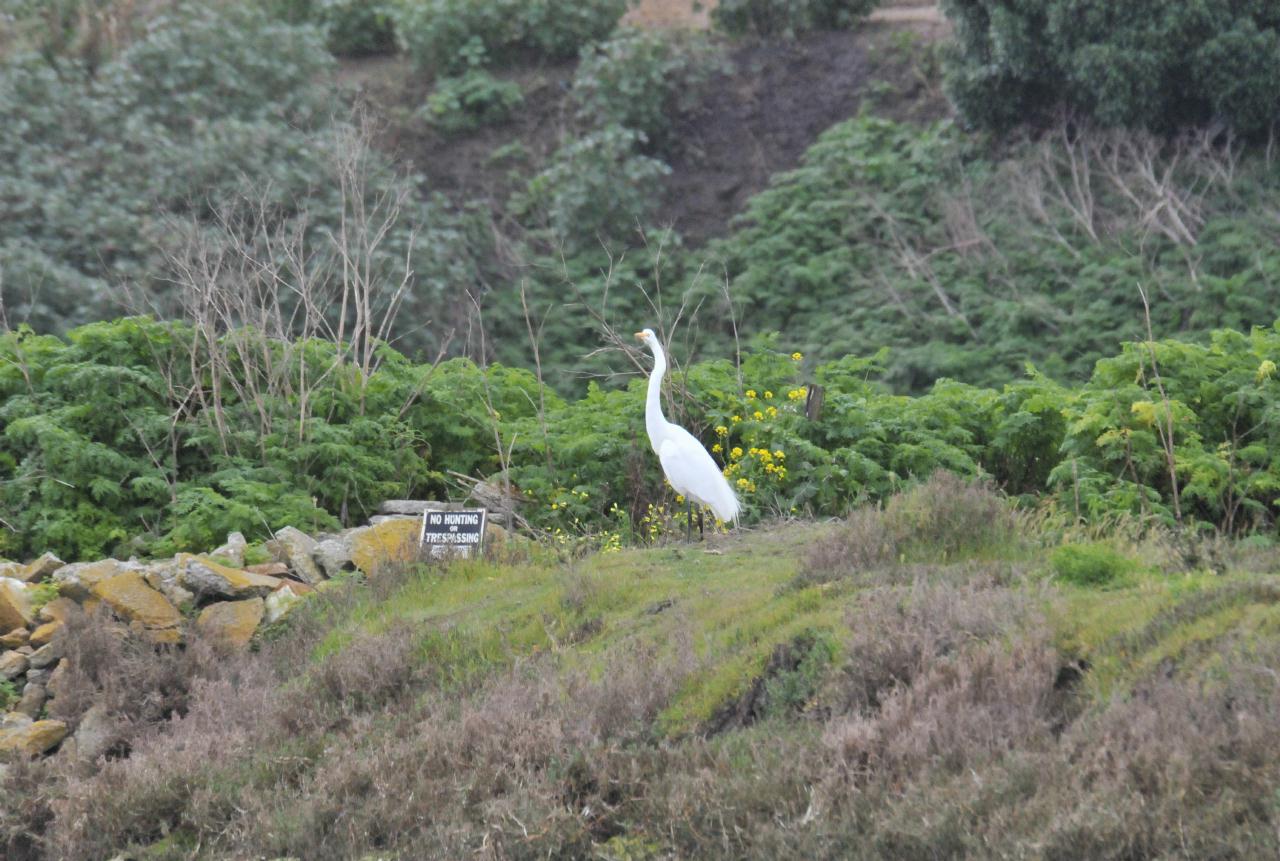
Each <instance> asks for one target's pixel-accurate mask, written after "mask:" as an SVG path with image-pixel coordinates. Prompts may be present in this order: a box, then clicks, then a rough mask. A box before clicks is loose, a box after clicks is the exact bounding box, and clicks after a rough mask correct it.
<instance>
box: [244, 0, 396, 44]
mask: <svg viewBox="0 0 1280 861" xmlns="http://www.w3.org/2000/svg"><path fill="white" fill-rule="evenodd" d="M265 5H266V7H267V9H268V10H270V11H271V12H272V13H273V14H274V15H276V16H278V17H280V18H283V19H284V20H286V21H288V22H289V23H291V24H312V25H314V26H315V27H317V28H318V29H320V31H321V32H323V33H324V35H325V41H326V43H327V44H328V45H329V50H331V51H333V53H335V54H342V55H350V56H361V55H365V54H385V53H388V52H390V51H392V50H394V49H395V46H396V38H395V22H394V17H393V12H394V8H395V6H394V3H393V0H371V2H370V0H268V2H267V3H266V4H265Z"/></svg>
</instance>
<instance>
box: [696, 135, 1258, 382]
mask: <svg viewBox="0 0 1280 861" xmlns="http://www.w3.org/2000/svg"><path fill="white" fill-rule="evenodd" d="M1073 166H1074V167H1073ZM1073 169H1075V170H1077V171H1078V172H1079V173H1078V174H1077V177H1076V180H1075V181H1078V182H1080V183H1085V182H1087V184H1088V185H1087V188H1088V193H1087V194H1086V195H1084V196H1081V197H1079V198H1078V199H1077V196H1076V195H1075V193H1074V192H1073V191H1072V189H1073V188H1074V187H1075V186H1073V179H1072V170H1073ZM1153 171H1154V172H1153ZM1146 177H1151V178H1153V179H1154V180H1155V181H1151V180H1148V179H1146ZM1157 177H1159V178H1158V179H1157ZM1277 199H1280V185H1278V184H1277V174H1276V173H1275V171H1274V169H1273V166H1272V164H1271V163H1269V162H1268V161H1267V159H1266V158H1265V157H1262V156H1261V155H1258V156H1249V155H1241V154H1240V153H1239V152H1236V151H1232V150H1228V149H1223V148H1222V147H1220V146H1218V145H1215V144H1214V143H1212V142H1211V141H1207V140H1205V139H1204V138H1203V137H1196V138H1180V139H1177V140H1175V141H1172V142H1168V143H1166V142H1162V141H1159V140H1156V139H1153V138H1150V137H1147V136H1144V135H1131V134H1119V133H1104V132H1099V131H1096V130H1078V131H1077V133H1076V136H1075V137H1073V138H1070V139H1057V138H1055V139H1052V140H1046V141H1045V142H1043V143H1039V144H1036V145H1026V146H1023V147H1020V148H1018V149H1017V150H1016V151H1015V152H1014V153H1013V154H1012V155H1011V156H1010V157H1008V158H1007V159H1005V160H1003V161H1002V162H999V163H993V162H991V161H987V160H985V159H982V158H979V157H977V155H976V154H975V153H973V152H971V151H970V150H969V149H968V147H967V146H966V144H965V142H964V141H963V140H962V139H961V138H960V136H959V135H958V134H957V132H956V130H955V129H953V128H951V127H949V126H946V125H942V126H938V125H935V126H931V127H927V128H925V129H923V130H921V129H917V128H914V127H911V126H906V125H901V124H897V123H893V122H890V121H887V120H882V119H877V118H873V117H862V118H858V119H855V120H851V121H849V122H846V123H842V124H840V125H838V126H836V127H835V128H833V129H831V130H830V131H828V132H827V133H826V134H824V135H823V136H822V137H821V139H820V140H819V141H818V143H817V144H815V145H814V146H813V147H812V148H811V149H810V150H809V152H808V153H807V154H806V156H805V163H804V165H803V166H802V167H800V168H799V169H797V170H795V171H792V172H790V173H787V174H784V175H781V176H779V177H777V178H776V179H775V181H774V183H773V186H772V187H771V188H769V189H768V190H767V191H765V192H763V193H761V194H759V195H757V196H756V197H755V198H753V199H752V200H751V202H750V203H749V205H748V207H747V210H746V212H745V213H744V214H743V216H742V218H741V219H740V221H739V223H738V226H737V230H736V231H735V232H734V234H733V235H732V236H730V237H729V238H727V239H726V240H724V241H722V242H721V243H719V244H718V245H717V246H716V247H715V251H716V252H717V254H718V255H719V256H721V257H722V258H723V260H724V262H725V265H726V266H727V268H728V272H729V276H730V278H731V285H730V286H731V290H732V294H733V297H734V300H735V302H736V303H738V304H739V306H740V308H741V313H740V316H739V320H738V323H739V327H740V329H741V330H742V331H745V332H748V333H754V332H759V331H770V330H777V331H782V332H784V333H787V335H788V337H789V339H790V340H791V343H793V344H795V345H796V346H798V347H800V348H801V349H803V350H804V352H805V353H806V354H813V355H815V356H817V357H819V358H822V359H834V358H836V357H838V356H840V355H845V354H848V353H855V354H861V353H867V352H871V351H872V350H873V349H874V348H879V347H881V346H889V347H891V348H892V353H891V355H890V366H889V381H890V382H891V383H892V384H893V385H894V387H895V388H897V389H899V390H906V391H912V390H915V391H920V390H923V389H924V388H927V387H928V386H930V385H932V384H933V382H934V381H935V380H937V379H938V378H939V377H951V378H954V379H959V380H963V381H965V382H968V383H975V384H984V385H1003V384H1004V383H1005V382H1007V381H1008V380H1010V379H1013V378H1016V377H1018V376H1020V375H1021V374H1022V373H1023V371H1024V369H1025V367H1026V364H1027V363H1028V362H1033V363H1034V364H1035V365H1036V366H1037V367H1038V368H1040V369H1041V370H1042V371H1044V372H1046V373H1047V374H1049V375H1051V376H1053V377H1056V378H1059V379H1064V378H1068V379H1083V378H1085V377H1086V376H1087V375H1088V374H1089V373H1090V371H1091V370H1092V367H1093V363H1094V362H1095V361H1096V360H1097V359H1098V358H1099V357H1101V356H1105V355H1108V354H1110V353H1111V352H1113V351H1114V345H1115V344H1117V343H1119V342H1121V341H1124V340H1131V339H1134V338H1137V337H1140V336H1143V335H1144V333H1145V327H1144V324H1143V311H1142V304H1141V298H1140V295H1139V291H1138V287H1137V285H1138V284H1142V285H1145V286H1146V288H1147V290H1148V292H1149V293H1150V294H1151V295H1152V297H1153V298H1152V325H1153V329H1154V331H1155V333H1156V334H1157V336H1162V337H1167V336H1186V337H1193V336H1199V337H1203V336H1207V334H1208V332H1209V331H1211V330H1212V329H1214V328H1216V327H1219V326H1230V327H1234V328H1241V329H1247V328H1248V327H1249V326H1250V325H1253V324H1254V323H1256V322H1268V321H1270V320H1271V319H1272V318H1273V317H1274V314H1275V311H1274V308H1272V307H1270V306H1271V302H1270V300H1269V298H1268V297H1269V296H1271V295H1273V294H1274V292H1275V290H1276V289H1277V285H1278V284H1280V251H1277V246H1276V244H1275V243H1274V242H1273V241H1271V239H1270V238H1269V237H1271V235H1272V233H1273V228H1272V227H1269V226H1268V225H1267V224H1266V223H1265V220H1264V219H1263V218H1261V217H1260V212H1261V211H1262V209H1263V208H1265V207H1267V206H1270V205H1273V204H1271V203H1265V202H1264V201H1276V200H1277ZM1177 201H1180V203H1178V202H1177ZM1173 212H1177V213H1178V216H1177V219H1176V220H1175V219H1173V218H1172V217H1169V215H1168V214H1170V213H1173ZM727 335H728V333H727V332H725V333H723V336H725V338H724V340H722V341H720V342H719V343H720V344H722V345H727V343H728V338H727ZM725 349H727V346H722V347H721V350H725Z"/></svg>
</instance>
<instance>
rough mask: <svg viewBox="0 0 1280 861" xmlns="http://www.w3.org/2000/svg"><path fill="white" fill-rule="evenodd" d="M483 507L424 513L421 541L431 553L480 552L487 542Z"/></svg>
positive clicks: (454, 554)
mask: <svg viewBox="0 0 1280 861" xmlns="http://www.w3.org/2000/svg"><path fill="white" fill-rule="evenodd" d="M484 515H485V510H484V509H483V508H477V509H473V510H468V511H424V512H422V535H421V538H420V540H419V543H420V544H421V546H422V547H424V548H428V551H427V552H429V553H430V554H431V555H432V556H461V557H463V558H467V557H470V556H476V555H479V553H480V548H481V545H483V543H484Z"/></svg>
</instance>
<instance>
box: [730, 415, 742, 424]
mask: <svg viewBox="0 0 1280 861" xmlns="http://www.w3.org/2000/svg"><path fill="white" fill-rule="evenodd" d="M729 421H731V422H733V423H734V424H737V423H738V422H740V421H742V416H734V417H733V418H731V419H729Z"/></svg>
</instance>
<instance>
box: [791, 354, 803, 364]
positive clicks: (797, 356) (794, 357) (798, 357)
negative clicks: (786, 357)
mask: <svg viewBox="0 0 1280 861" xmlns="http://www.w3.org/2000/svg"><path fill="white" fill-rule="evenodd" d="M803 358H804V356H803V355H801V354H800V353H799V352H795V353H792V354H791V361H793V362H798V361H800V360H801V359H803Z"/></svg>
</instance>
